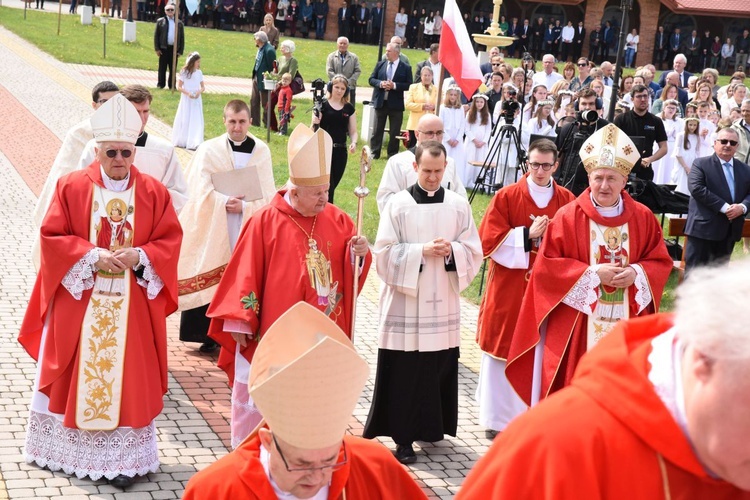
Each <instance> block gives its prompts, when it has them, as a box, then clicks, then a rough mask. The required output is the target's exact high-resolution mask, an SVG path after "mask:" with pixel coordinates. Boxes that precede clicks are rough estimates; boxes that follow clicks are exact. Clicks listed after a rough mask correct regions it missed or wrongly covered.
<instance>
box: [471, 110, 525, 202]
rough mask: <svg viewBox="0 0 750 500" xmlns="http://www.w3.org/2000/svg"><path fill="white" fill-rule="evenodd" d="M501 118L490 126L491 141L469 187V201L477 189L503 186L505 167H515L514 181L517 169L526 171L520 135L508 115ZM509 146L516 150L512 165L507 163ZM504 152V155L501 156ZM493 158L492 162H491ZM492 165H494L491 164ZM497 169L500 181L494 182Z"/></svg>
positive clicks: (516, 176) (491, 188)
mask: <svg viewBox="0 0 750 500" xmlns="http://www.w3.org/2000/svg"><path fill="white" fill-rule="evenodd" d="M501 118H503V119H504V122H503V120H498V121H497V123H495V126H494V127H493V128H492V134H491V135H490V137H492V142H491V143H490V147H489V150H488V153H487V157H486V158H485V159H484V162H483V163H482V166H481V168H480V169H479V173H478V174H477V178H476V180H475V181H474V187H473V188H472V189H471V194H469V203H471V202H473V201H474V197H475V196H476V194H477V192H478V191H479V189H480V188H481V189H484V188H487V190H488V191H492V190H498V189H500V188H501V187H503V184H504V183H503V181H504V180H505V175H506V171H507V169H508V168H509V167H510V168H515V177H514V181H517V180H518V171H519V170H521V171H522V172H523V173H526V168H525V165H526V151H524V149H523V146H522V145H521V136H520V134H519V132H518V130H517V129H516V127H515V126H514V125H513V121H512V119H510V120H509V118H511V117H508V116H502V115H501ZM498 127H500V132H499V133H497V128H498ZM511 148H515V150H516V161H515V165H513V166H512V167H511V166H510V165H508V163H509V161H510V152H511ZM503 153H504V157H503ZM493 160H494V162H493ZM493 165H494V166H493ZM498 170H499V171H500V172H501V175H502V178H501V179H500V182H496V181H497V179H496V175H497V172H498Z"/></svg>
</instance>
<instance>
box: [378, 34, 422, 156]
mask: <svg viewBox="0 0 750 500" xmlns="http://www.w3.org/2000/svg"><path fill="white" fill-rule="evenodd" d="M400 54H401V46H400V45H398V44H397V43H389V44H388V45H387V46H386V51H385V59H384V60H382V61H379V62H378V63H377V64H376V65H375V69H374V70H373V71H372V74H371V75H370V86H371V87H373V88H374V89H375V90H374V91H373V93H372V105H373V106H374V107H375V117H376V122H375V130H373V135H372V137H371V138H370V148H371V149H372V154H373V155H374V157H375V158H380V149H381V148H382V146H383V133H384V132H385V121H386V120H388V123H389V124H390V129H389V131H388V134H389V135H390V140H389V141H388V156H393V155H395V154H396V153H398V147H399V135H400V133H401V124H402V122H403V121H404V92H405V91H407V90H409V85H411V82H412V80H411V66H409V64H408V63H404V62H403V61H401V60H400V58H399V55H400Z"/></svg>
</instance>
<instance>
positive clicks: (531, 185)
mask: <svg viewBox="0 0 750 500" xmlns="http://www.w3.org/2000/svg"><path fill="white" fill-rule="evenodd" d="M526 184H528V185H529V191H534V192H536V193H549V192H550V191H552V189H553V188H552V181H551V180H550V181H549V183H548V184H547V185H546V186H540V185H538V184H537V183H535V182H534V181H532V180H531V177H529V178H528V179H526Z"/></svg>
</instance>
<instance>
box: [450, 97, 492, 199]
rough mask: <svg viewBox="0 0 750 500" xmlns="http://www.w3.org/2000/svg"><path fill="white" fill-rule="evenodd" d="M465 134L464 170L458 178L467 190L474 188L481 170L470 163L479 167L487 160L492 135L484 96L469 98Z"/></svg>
mask: <svg viewBox="0 0 750 500" xmlns="http://www.w3.org/2000/svg"><path fill="white" fill-rule="evenodd" d="M465 132H466V139H465V140H464V150H465V151H466V162H465V163H464V168H463V169H461V170H462V171H459V177H460V178H461V182H463V183H464V186H465V187H466V188H467V189H469V188H473V187H474V181H475V180H476V178H477V175H478V174H479V171H480V169H481V166H479V167H477V166H474V165H472V164H471V162H478V163H480V165H481V164H482V163H483V162H484V160H485V159H486V158H487V148H488V146H489V142H490V134H491V133H492V120H491V119H490V111H489V107H488V106H487V96H486V95H484V94H474V96H473V97H472V98H471V106H469V111H468V112H467V113H466V129H465ZM456 168H457V169H459V168H460V167H459V165H456Z"/></svg>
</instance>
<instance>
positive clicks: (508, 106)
mask: <svg viewBox="0 0 750 500" xmlns="http://www.w3.org/2000/svg"><path fill="white" fill-rule="evenodd" d="M517 94H518V93H517V92H516V90H514V89H512V88H509V89H508V95H509V97H510V99H508V100H506V101H503V107H502V108H501V109H500V116H502V117H503V119H504V120H505V124H506V125H512V124H513V120H514V119H515V118H516V113H518V110H519V109H521V105H520V104H519V103H518V101H517V100H516V95H517Z"/></svg>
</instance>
